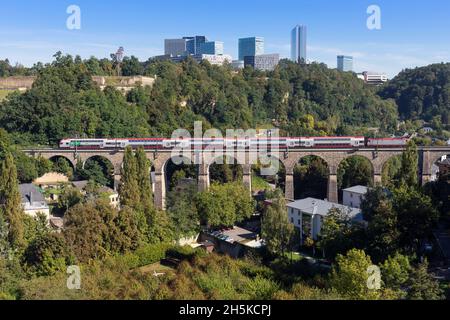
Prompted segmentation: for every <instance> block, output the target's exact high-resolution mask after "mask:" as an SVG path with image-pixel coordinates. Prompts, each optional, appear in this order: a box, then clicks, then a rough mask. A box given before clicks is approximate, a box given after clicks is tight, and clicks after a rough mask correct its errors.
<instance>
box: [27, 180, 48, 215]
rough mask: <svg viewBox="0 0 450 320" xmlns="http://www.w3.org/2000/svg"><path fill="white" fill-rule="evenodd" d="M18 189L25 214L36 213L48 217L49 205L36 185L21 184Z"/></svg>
mask: <svg viewBox="0 0 450 320" xmlns="http://www.w3.org/2000/svg"><path fill="white" fill-rule="evenodd" d="M19 191H20V194H21V196H22V201H21V203H22V207H23V210H24V212H25V214H27V215H29V216H31V217H36V216H37V214H38V213H41V214H44V215H45V216H46V217H47V220H49V219H50V207H49V206H48V204H47V201H46V200H45V198H44V196H43V195H42V193H41V191H40V190H39V188H38V187H36V186H35V185H34V184H31V183H29V184H21V185H19Z"/></svg>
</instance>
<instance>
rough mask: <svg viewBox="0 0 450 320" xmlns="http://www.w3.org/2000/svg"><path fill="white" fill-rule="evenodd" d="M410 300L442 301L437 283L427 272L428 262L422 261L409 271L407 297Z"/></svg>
mask: <svg viewBox="0 0 450 320" xmlns="http://www.w3.org/2000/svg"><path fill="white" fill-rule="evenodd" d="M407 298H408V299H410V300H440V299H443V294H442V290H441V289H440V288H439V283H438V282H437V281H436V280H434V279H433V277H432V275H431V274H430V273H429V272H428V261H426V260H425V261H424V262H423V263H421V264H420V265H419V266H418V267H417V268H414V269H413V270H412V271H411V275H410V279H409V281H408V295H407Z"/></svg>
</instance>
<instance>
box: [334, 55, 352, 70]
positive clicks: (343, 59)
mask: <svg viewBox="0 0 450 320" xmlns="http://www.w3.org/2000/svg"><path fill="white" fill-rule="evenodd" d="M337 68H338V70H339V71H343V72H349V71H350V72H351V71H353V57H350V56H337Z"/></svg>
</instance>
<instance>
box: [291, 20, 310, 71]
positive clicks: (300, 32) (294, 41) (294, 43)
mask: <svg viewBox="0 0 450 320" xmlns="http://www.w3.org/2000/svg"><path fill="white" fill-rule="evenodd" d="M306 41H307V27H306V26H303V25H297V26H295V28H294V29H292V32H291V60H292V61H294V62H302V61H303V62H306V59H307V48H306Z"/></svg>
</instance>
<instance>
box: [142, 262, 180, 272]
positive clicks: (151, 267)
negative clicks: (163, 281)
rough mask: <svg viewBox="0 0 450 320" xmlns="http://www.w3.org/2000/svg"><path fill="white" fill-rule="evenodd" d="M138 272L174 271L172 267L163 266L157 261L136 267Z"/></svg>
mask: <svg viewBox="0 0 450 320" xmlns="http://www.w3.org/2000/svg"><path fill="white" fill-rule="evenodd" d="M138 270H139V271H140V272H142V273H144V274H148V273H150V274H153V273H154V272H156V273H167V272H172V271H174V269H172V268H170V267H168V266H164V265H162V264H161V263H159V262H157V263H154V264H150V265H147V266H143V267H141V268H139V269H138Z"/></svg>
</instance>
